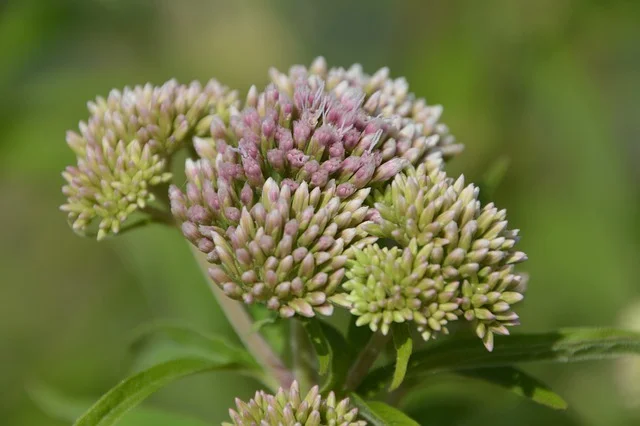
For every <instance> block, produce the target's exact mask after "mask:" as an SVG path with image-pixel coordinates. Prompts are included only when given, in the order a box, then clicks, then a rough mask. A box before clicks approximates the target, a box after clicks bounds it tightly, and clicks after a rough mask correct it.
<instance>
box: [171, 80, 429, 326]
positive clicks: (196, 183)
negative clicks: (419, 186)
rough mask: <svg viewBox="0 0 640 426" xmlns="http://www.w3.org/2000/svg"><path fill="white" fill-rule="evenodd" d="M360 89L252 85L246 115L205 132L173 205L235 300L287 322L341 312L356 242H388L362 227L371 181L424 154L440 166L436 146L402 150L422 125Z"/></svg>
mask: <svg viewBox="0 0 640 426" xmlns="http://www.w3.org/2000/svg"><path fill="white" fill-rule="evenodd" d="M359 93H360V92H358V90H356V89H354V90H350V91H347V92H346V93H344V94H343V96H341V97H340V98H338V97H336V96H335V94H333V93H326V92H324V91H323V90H319V89H312V88H311V86H310V85H309V84H307V83H306V82H300V83H299V84H297V85H296V87H295V88H294V89H293V98H290V97H289V96H288V95H287V94H286V93H284V92H282V91H280V90H278V89H277V88H276V87H274V86H269V87H268V88H267V89H266V90H265V91H264V92H262V93H258V92H257V90H256V89H254V88H252V89H251V90H250V91H249V94H248V96H247V101H246V106H245V107H244V109H243V110H242V111H232V112H231V114H230V117H229V119H228V120H225V119H224V118H222V117H214V118H213V119H212V121H211V137H209V138H196V139H195V141H194V148H195V150H196V152H197V153H198V155H199V157H200V158H199V159H198V160H197V161H192V160H188V161H187V164H186V176H187V185H186V191H184V192H182V191H181V190H180V189H178V188H177V187H175V186H173V187H171V189H170V194H169V195H170V199H171V206H172V211H173V214H174V216H175V217H176V219H177V220H178V221H179V222H180V224H181V226H182V230H183V233H184V234H185V236H186V237H187V238H188V239H189V240H190V241H191V242H192V243H193V244H194V245H196V246H197V247H198V248H199V249H200V250H201V251H202V252H204V253H206V254H207V256H208V260H209V261H210V262H212V263H213V264H214V266H213V267H212V268H211V276H212V278H213V280H214V281H215V282H216V283H217V284H218V285H219V286H220V287H221V288H222V289H223V290H224V291H225V293H226V294H228V295H229V296H231V297H233V298H236V299H241V300H243V301H244V302H245V303H253V302H259V303H264V304H266V305H267V306H268V307H269V308H271V309H273V310H277V311H279V312H280V315H282V316H284V317H289V316H291V315H293V314H295V313H298V314H301V315H305V316H313V315H315V312H320V313H325V314H329V313H331V310H332V305H331V304H329V303H328V301H327V299H328V297H329V296H331V295H333V294H334V292H335V291H336V289H337V288H338V286H339V284H340V282H341V280H342V278H343V276H344V268H343V266H344V263H345V261H346V260H347V258H348V254H349V253H350V251H349V250H350V248H351V247H356V246H364V245H366V244H367V243H371V242H373V241H375V239H376V238H375V237H368V238H366V234H365V232H364V231H363V230H362V225H364V224H365V223H366V222H367V221H368V220H369V217H370V216H371V214H372V212H370V211H369V210H370V209H369V207H368V206H367V205H365V204H364V203H365V199H366V198H367V196H368V195H369V193H370V190H371V187H375V186H381V185H384V184H385V183H386V182H387V181H388V180H389V179H391V178H392V177H393V176H395V175H396V174H397V173H398V172H400V171H401V170H402V169H403V168H404V167H406V166H408V165H410V164H411V163H412V162H415V161H418V159H420V158H422V162H423V163H424V164H427V166H428V168H429V169H430V170H431V169H439V168H440V166H441V164H442V162H441V156H440V155H439V154H438V153H436V154H432V155H428V156H427V157H424V149H423V148H424V146H423V147H422V148H416V147H413V148H407V149H404V148H402V149H400V147H401V146H404V145H403V144H402V141H403V140H404V139H405V138H407V137H408V136H407V135H408V134H409V133H408V132H409V130H408V129H409V128H410V127H411V124H407V125H406V126H405V128H404V129H397V128H396V127H394V125H393V123H392V122H391V120H388V119H383V118H380V117H373V116H371V115H369V114H367V113H366V112H365V111H364V110H363V109H362V105H361V103H362V99H363V97H362V96H361V95H360V94H359ZM405 145H406V144H405Z"/></svg>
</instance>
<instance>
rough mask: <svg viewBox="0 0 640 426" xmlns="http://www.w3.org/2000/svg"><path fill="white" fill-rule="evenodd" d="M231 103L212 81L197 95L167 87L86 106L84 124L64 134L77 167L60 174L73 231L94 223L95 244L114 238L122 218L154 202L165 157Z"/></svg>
mask: <svg viewBox="0 0 640 426" xmlns="http://www.w3.org/2000/svg"><path fill="white" fill-rule="evenodd" d="M235 96H236V95H235V92H231V91H229V89H228V88H226V87H225V86H222V85H220V84H219V83H218V82H217V81H215V80H211V81H209V83H207V84H206V85H205V86H204V87H203V86H202V85H201V84H200V83H197V82H193V83H191V84H189V85H181V84H178V83H177V82H176V81H174V80H171V81H169V82H167V83H165V84H164V85H162V86H160V87H154V86H152V85H150V84H147V85H145V86H136V87H134V88H133V89H130V88H125V89H124V90H123V91H122V92H121V91H118V90H113V91H111V93H110V94H109V96H108V97H107V98H106V99H104V98H100V97H99V98H97V99H96V100H95V102H89V104H88V108H89V112H90V114H91V116H90V117H89V119H88V121H87V122H81V123H80V132H79V133H76V132H73V131H70V132H68V133H67V143H68V144H69V146H70V147H71V149H72V150H73V151H74V153H75V154H76V156H77V166H70V167H67V169H66V170H65V171H64V172H63V177H64V178H65V180H66V181H67V184H66V185H65V186H64V187H63V193H64V194H65V195H66V196H67V198H68V199H67V203H66V204H64V205H63V206H62V207H61V209H62V210H63V211H65V212H67V213H68V217H69V221H70V223H72V226H73V229H74V230H76V231H77V232H80V233H84V232H85V231H86V230H87V228H88V227H89V226H90V225H91V223H92V222H93V221H94V220H96V219H97V220H99V221H100V222H99V225H98V228H99V231H98V239H102V238H103V237H105V236H106V235H107V234H108V233H117V232H118V231H119V230H120V227H121V225H122V223H123V222H124V221H125V220H126V219H127V217H128V216H129V215H131V214H132V213H133V212H134V211H136V210H140V209H145V207H147V205H148V204H149V203H150V202H152V201H154V200H155V198H156V194H154V187H158V186H159V185H161V184H163V183H166V182H168V181H169V180H170V179H171V173H170V172H169V159H170V156H171V155H172V154H173V153H174V152H175V151H176V150H177V149H179V148H181V147H182V146H183V145H184V144H185V142H186V141H189V140H190V139H191V137H192V136H194V135H202V134H204V133H205V132H207V131H208V129H209V124H210V123H211V120H212V118H213V114H218V115H222V116H225V115H228V108H229V106H230V105H233V104H235V103H236V100H235ZM164 191H165V194H166V187H165V188H164ZM163 196H165V195H164V194H163Z"/></svg>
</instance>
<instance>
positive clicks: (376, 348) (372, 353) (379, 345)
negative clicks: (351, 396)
mask: <svg viewBox="0 0 640 426" xmlns="http://www.w3.org/2000/svg"><path fill="white" fill-rule="evenodd" d="M389 338H390V336H389V335H386V336H385V335H384V334H382V333H380V332H377V333H374V334H373V336H371V339H369V342H368V343H367V345H366V346H365V348H364V349H363V350H362V352H360V355H358V358H357V359H356V362H355V363H354V364H353V367H351V370H349V374H348V375H347V381H346V382H345V386H346V389H347V391H355V390H356V389H357V388H358V386H360V383H362V381H363V380H364V378H365V377H366V375H367V373H368V372H369V370H370V369H371V366H373V363H374V362H376V359H378V355H380V351H382V349H384V347H385V345H386V344H387V342H388V341H389Z"/></svg>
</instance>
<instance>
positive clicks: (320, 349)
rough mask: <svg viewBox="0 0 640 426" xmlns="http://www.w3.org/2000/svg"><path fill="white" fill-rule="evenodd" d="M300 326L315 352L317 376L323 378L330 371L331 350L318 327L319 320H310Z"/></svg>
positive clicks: (320, 328)
mask: <svg viewBox="0 0 640 426" xmlns="http://www.w3.org/2000/svg"><path fill="white" fill-rule="evenodd" d="M302 324H303V326H304V329H305V330H306V331H307V334H308V335H309V340H311V344H312V345H313V348H314V349H315V351H316V357H317V358H318V374H320V375H321V376H324V375H326V374H327V373H329V371H330V367H331V363H332V361H333V348H332V347H331V344H330V343H329V340H328V339H327V337H326V336H325V334H324V331H323V330H322V327H321V326H320V320H318V319H310V320H307V321H303V322H302Z"/></svg>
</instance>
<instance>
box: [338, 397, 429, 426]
mask: <svg viewBox="0 0 640 426" xmlns="http://www.w3.org/2000/svg"><path fill="white" fill-rule="evenodd" d="M349 399H350V401H351V403H352V404H353V405H355V406H356V407H357V408H358V416H359V417H361V418H363V419H365V420H366V421H367V422H368V423H369V424H370V425H372V426H420V424H419V423H418V422H416V421H415V420H413V419H412V418H411V417H409V416H407V415H406V414H404V413H403V412H402V411H400V410H398V409H396V408H393V407H392V406H390V405H387V404H385V403H384V402H380V401H365V400H364V399H362V398H361V397H360V396H358V395H357V394H355V393H352V394H350V395H349Z"/></svg>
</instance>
